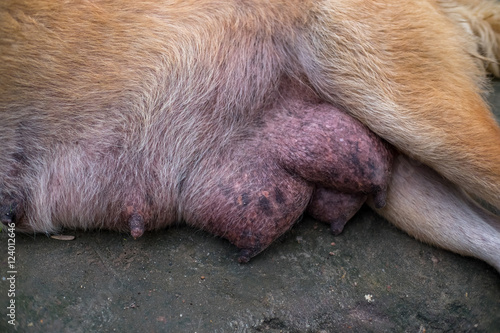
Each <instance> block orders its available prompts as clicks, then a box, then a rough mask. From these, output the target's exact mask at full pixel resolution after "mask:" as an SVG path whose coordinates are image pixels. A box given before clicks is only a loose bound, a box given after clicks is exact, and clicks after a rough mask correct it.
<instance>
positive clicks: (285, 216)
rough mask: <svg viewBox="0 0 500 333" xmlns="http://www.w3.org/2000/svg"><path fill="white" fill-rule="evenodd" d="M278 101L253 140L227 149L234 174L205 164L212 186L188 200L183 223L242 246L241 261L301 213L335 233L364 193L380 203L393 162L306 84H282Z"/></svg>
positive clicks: (364, 130)
mask: <svg viewBox="0 0 500 333" xmlns="http://www.w3.org/2000/svg"><path fill="white" fill-rule="evenodd" d="M280 96H281V98H280V99H279V100H277V101H276V102H275V103H274V104H273V105H272V106H271V107H269V109H268V110H265V112H264V116H263V119H262V122H263V124H262V125H261V126H259V127H257V128H255V129H254V135H253V137H251V139H249V140H247V141H243V142H240V143H239V145H238V146H236V147H235V148H234V149H233V150H232V153H231V155H230V160H231V161H232V162H233V163H234V165H237V166H238V168H237V169H235V170H233V172H232V173H230V172H228V171H227V170H225V169H224V170H223V171H222V172H218V170H217V169H218V168H217V166H215V165H212V166H210V165H204V168H206V169H207V170H210V176H211V177H212V178H213V179H218V187H217V190H216V191H213V190H212V191H211V192H210V196H207V197H203V198H201V199H200V198H194V202H193V203H192V204H191V205H190V206H192V207H198V208H199V209H198V210H195V211H193V212H191V214H190V215H188V218H187V219H186V220H187V221H188V223H189V224H192V225H195V226H197V227H201V228H203V229H204V230H207V231H208V232H210V233H213V234H215V235H218V236H222V237H225V238H227V239H229V240H230V241H231V242H232V243H233V244H235V245H236V246H237V247H239V248H240V249H242V251H241V255H240V258H239V260H240V262H247V261H248V260H249V259H250V258H251V257H253V256H255V255H256V254H258V253H259V252H260V251H262V250H264V249H265V248H266V247H267V246H269V245H270V244H271V243H272V242H273V241H274V240H275V239H276V238H278V237H279V236H280V235H282V234H283V233H284V232H285V231H287V230H288V229H290V228H291V226H292V225H293V224H294V223H295V221H296V220H297V219H298V218H299V217H300V215H301V214H303V213H304V211H305V210H306V209H307V211H308V212H309V213H310V214H311V215H312V216H314V217H315V218H317V219H319V220H321V221H323V222H326V223H330V224H331V226H332V231H333V232H334V233H337V234H338V233H340V232H341V231H342V229H343V227H344V225H345V223H346V222H347V220H348V219H350V218H351V217H352V215H354V213H356V212H357V211H358V209H359V208H360V207H361V206H362V205H363V203H364V202H365V200H366V198H367V196H368V195H371V196H372V197H373V199H374V202H375V205H376V206H377V207H383V206H384V205H385V197H386V189H387V181H388V179H389V176H390V169H391V164H392V154H391V152H390V151H389V149H388V148H387V145H386V144H385V143H383V142H382V141H381V140H380V139H379V138H378V137H377V136H376V135H374V134H373V133H371V132H370V131H369V130H368V129H367V128H366V127H365V126H364V125H362V124H361V123H360V122H359V121H357V120H355V119H353V118H352V117H350V116H348V115H347V114H345V113H343V112H341V111H340V110H338V109H337V108H335V107H333V106H332V105H329V104H326V103H322V102H321V100H319V99H317V98H316V97H315V95H314V94H313V93H312V92H311V91H310V90H308V89H307V88H306V87H303V86H299V85H295V84H292V83H290V82H288V81H286V82H285V83H284V84H283V85H282V87H281V90H280ZM193 181H195V182H196V181H198V182H203V179H199V180H193ZM186 186H188V187H189V185H186ZM208 190H209V189H208V188H207V191H208ZM222 203H223V205H222V206H221V204H222ZM208 207H218V209H209V208H208Z"/></svg>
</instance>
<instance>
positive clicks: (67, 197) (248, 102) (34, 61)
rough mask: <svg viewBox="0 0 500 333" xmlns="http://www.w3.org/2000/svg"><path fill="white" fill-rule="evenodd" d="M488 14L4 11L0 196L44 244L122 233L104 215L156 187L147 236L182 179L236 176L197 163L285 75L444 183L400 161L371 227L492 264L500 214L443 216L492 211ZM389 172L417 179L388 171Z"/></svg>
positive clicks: (455, 4) (497, 182) (493, 24)
mask: <svg viewBox="0 0 500 333" xmlns="http://www.w3.org/2000/svg"><path fill="white" fill-rule="evenodd" d="M499 8H500V6H499V5H498V4H497V3H495V2H493V1H481V0H471V1H465V0H460V1H432V0H428V1H424V0H410V1H404V2H403V1H396V0H387V1H365V0H332V1H272V2H268V1H222V0H221V1H128V0H123V1H113V0H107V1H106V0H102V1H101V0H96V1H83V0H81V1H79V0H75V1H71V3H68V2H64V3H63V2H60V1H56V0H38V1H33V0H4V1H2V2H0V170H2V171H1V172H0V185H1V186H2V187H3V189H0V190H2V191H3V193H4V194H5V195H8V196H9V197H21V196H27V198H26V201H28V202H29V209H28V211H26V213H25V214H26V219H27V225H28V226H29V227H28V230H34V231H37V232H52V231H54V230H56V229H57V228H59V227H61V226H70V227H82V228H88V227H100V226H105V225H106V226H107V227H112V226H113V223H116V227H115V229H120V228H121V227H120V226H118V220H119V216H121V215H122V214H124V213H123V211H124V209H123V207H122V205H121V204H116V205H115V204H110V202H111V203H113V202H119V201H120V200H121V199H120V198H123V197H125V198H126V199H125V201H126V206H127V207H132V208H131V209H132V211H138V212H142V211H146V210H147V209H146V207H145V203H144V202H143V201H141V199H140V198H142V197H145V196H147V193H149V192H150V191H151V189H150V188H148V187H147V186H145V185H144V184H154V185H153V187H154V188H155V193H157V194H158V195H156V196H154V197H152V198H150V200H151V202H149V205H151V206H153V207H156V209H155V210H154V211H152V212H150V213H148V214H150V215H154V216H146V217H147V219H148V220H150V221H151V222H150V223H153V224H152V225H149V226H148V228H149V229H155V228H158V227H162V226H164V225H168V224H171V223H174V222H175V221H178V220H181V219H183V218H185V217H186V216H190V209H191V208H190V207H186V204H185V203H186V202H188V201H189V200H190V196H192V195H194V194H196V193H199V192H200V191H202V190H203V191H204V189H206V188H210V187H211V186H215V183H214V184H212V183H211V182H214V180H207V183H204V184H199V183H196V182H188V184H184V178H183V177H184V175H186V174H190V176H191V177H192V179H200V178H201V179H203V175H202V172H203V170H202V169H200V168H198V169H196V168H194V167H193V166H197V165H199V164H200V163H206V164H207V165H208V166H210V167H217V168H220V170H219V172H221V173H222V172H223V171H224V170H225V168H226V169H227V170H229V169H231V168H234V167H236V166H234V165H231V164H230V163H229V164H228V165H221V164H220V163H219V162H218V161H216V160H209V161H202V159H203V156H205V155H206V154H208V152H210V151H213V150H214V149H216V150H220V151H225V149H229V148H228V147H231V143H232V142H237V141H238V140H240V139H242V136H244V134H242V133H244V132H245V131H244V129H245V128H246V126H247V125H248V123H250V122H252V121H253V120H254V119H256V117H258V114H259V112H261V110H262V109H263V107H264V106H265V105H267V104H268V103H269V101H270V99H273V98H274V96H276V93H277V89H278V83H279V80H280V78H281V77H282V76H287V77H292V78H294V79H296V80H300V81H303V82H304V83H305V84H308V85H309V86H310V87H311V88H312V89H313V90H314V91H315V92H316V93H318V94H319V95H320V96H321V98H322V99H323V100H325V101H327V102H329V103H331V104H333V105H337V106H339V107H342V108H343V109H345V110H346V111H348V112H349V113H350V114H351V115H353V116H354V117H356V118H358V119H359V120H361V121H362V122H363V123H365V124H366V125H367V126H368V127H369V128H370V129H371V130H372V131H373V132H375V133H376V134H378V135H379V136H380V137H382V138H384V139H386V140H387V141H388V142H389V143H390V144H392V145H393V146H394V147H396V148H397V149H398V150H399V151H401V152H402V153H403V154H404V155H407V156H410V157H412V158H414V159H416V160H418V161H419V162H421V163H424V164H426V165H428V166H429V167H430V168H432V169H433V170H435V172H437V173H439V174H441V175H442V176H444V177H445V178H447V179H448V181H441V180H439V176H437V174H435V173H434V171H428V170H427V169H425V168H424V169H425V170H424V169H422V168H421V167H414V166H412V164H411V163H410V164H408V163H406V164H405V163H400V164H397V167H396V171H395V175H394V179H393V182H392V185H391V187H390V190H391V193H392V196H390V197H389V202H388V206H387V207H386V208H385V209H384V210H383V211H382V214H383V215H384V216H386V217H387V218H388V219H389V220H391V221H392V222H393V223H395V224H396V225H398V226H399V227H401V228H403V229H404V230H406V231H408V232H409V233H410V234H412V235H414V236H416V237H418V238H420V239H423V240H425V241H428V242H432V243H433V244H436V245H439V246H442V247H445V248H448V249H450V250H453V251H456V252H459V253H463V254H468V255H474V256H477V257H479V258H482V259H484V260H486V261H488V262H489V263H490V264H492V265H494V266H495V267H496V268H497V269H500V258H498V256H496V255H495V254H496V253H500V241H499V237H500V236H499V234H498V225H499V221H498V219H497V218H495V217H491V218H490V217H485V216H484V215H481V214H479V213H477V212H476V211H475V210H474V209H473V208H470V209H469V208H464V210H465V212H462V213H460V212H455V211H457V210H459V211H460V207H461V206H464V205H463V202H464V201H463V200H465V199H463V198H462V197H461V196H460V195H458V194H457V193H458V192H457V189H456V188H455V187H456V186H458V187H459V188H461V189H463V190H465V191H467V192H469V193H471V194H473V195H475V196H478V197H480V198H482V199H484V200H486V201H487V202H489V203H491V204H492V205H493V206H495V207H497V208H499V207H500V129H499V127H498V125H497V124H496V122H495V120H494V119H493V116H492V114H491V112H490V111H489V109H488V107H487V105H486V103H485V102H484V100H483V98H482V96H481V94H482V93H483V86H484V68H486V69H487V70H489V71H491V72H492V73H493V74H495V75H499V67H498V64H497V62H496V60H497V59H498V57H499V56H500V52H499V46H498V45H499V31H500V30H499V29H500V28H499V27H500V16H499V15H500V14H499V13H500V9H499ZM464 32H466V33H464ZM478 59H479V60H480V61H478ZM483 62H484V64H485V65H484V66H483ZM207 105H208V106H210V107H208V108H207V107H206V106H207ZM200 109H203V110H205V109H206V110H207V112H199V110H200ZM207 123H209V124H210V126H205V125H206V124H207ZM179 151H182V154H179V153H178V152H179ZM16 156H18V157H17V158H16ZM402 158H403V159H406V158H405V157H402ZM26 160H29V161H31V163H29V164H28V163H26ZM201 165H204V164H201ZM401 165H406V167H405V168H410V169H414V173H410V175H409V176H408V173H407V172H405V176H404V177H403V176H401ZM422 170H424V171H422ZM112 171H113V172H112ZM198 174H199V175H198ZM428 174H431V176H426V175H428ZM405 177H406V178H405ZM420 180H422V182H420ZM424 180H425V181H424ZM454 184H455V185H454ZM182 186H189V188H190V191H189V192H182V191H181V190H180V188H182ZM26 188H30V191H29V193H27V194H26V193H22V191H23V190H24V189H26ZM48 189H50V191H49V190H48ZM0 194H1V193H0ZM209 194H210V193H209V192H208V193H207V194H206V195H209ZM424 194H425V195H424ZM438 200H442V201H443V202H444V203H443V206H440V205H438V204H436V202H440V201H438ZM61 202H64V204H61ZM422 207H426V208H425V209H422ZM443 207H444V208H443ZM465 207H469V206H468V205H465ZM443 209H444V210H445V211H444V212H437V211H438V210H443ZM144 214H146V213H144ZM146 215H147V214H146ZM153 217H154V218H153ZM114 221H116V222H114ZM110 224H111V225H110ZM492 224H495V226H493V227H492V226H491V225H492ZM492 230H494V231H493V232H492Z"/></svg>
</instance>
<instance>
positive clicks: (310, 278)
mask: <svg viewBox="0 0 500 333" xmlns="http://www.w3.org/2000/svg"><path fill="white" fill-rule="evenodd" d="M495 89H496V93H495V94H494V95H492V96H491V99H490V100H491V103H492V104H494V105H495V107H496V110H498V111H497V113H500V83H498V82H496V83H495ZM499 144H500V143H499ZM66 234H72V235H75V236H76V240H74V241H58V240H54V239H51V238H47V237H45V236H43V235H37V236H35V237H33V236H27V235H17V236H16V267H15V268H16V270H17V274H16V284H15V294H16V295H15V298H9V297H8V296H7V293H8V289H9V281H8V280H6V278H7V277H9V274H7V271H8V268H7V254H6V253H7V241H6V240H7V237H6V233H5V232H4V233H2V234H1V235H0V236H1V237H0V242H1V243H0V244H1V246H0V249H1V253H2V255H1V258H0V262H1V266H0V269H1V271H0V309H1V310H0V314H1V315H2V316H1V318H0V332H15V331H17V332H415V333H417V332H500V275H499V274H498V273H497V272H496V271H495V270H494V269H493V268H491V267H489V266H488V265H487V264H485V263H483V262H481V261H478V260H475V259H471V258H465V257H461V256H458V255H455V254H453V253H450V252H446V251H442V250H439V249H436V248H433V247H430V246H427V245H425V244H422V243H420V242H418V241H415V240H413V239H411V238H410V237H408V236H407V235H406V234H404V233H402V232H400V231H399V230H397V229H396V228H394V227H393V226H391V225H390V224H389V223H388V222H386V221H385V220H383V219H382V218H380V217H378V216H376V215H375V214H374V213H373V212H372V211H371V210H369V209H368V208H364V209H362V210H361V211H360V212H359V213H358V214H357V215H356V216H355V217H354V219H353V220H352V221H350V222H349V223H348V224H347V226H346V229H345V231H344V233H343V234H342V235H340V236H337V237H334V236H332V235H331V234H330V232H329V228H328V226H326V225H324V224H321V223H319V222H316V221H314V220H311V219H310V218H307V217H305V218H304V220H303V221H301V222H300V223H298V224H297V225H296V227H294V228H293V230H292V231H291V232H289V233H288V234H286V236H285V237H284V238H283V239H281V240H280V241H278V242H276V243H275V244H274V245H272V246H271V247H270V248H269V249H268V250H266V251H265V252H264V253H262V254H261V255H259V256H258V257H256V258H254V259H253V260H252V261H251V262H250V263H249V264H246V265H240V264H238V263H237V261H236V258H237V251H236V248H234V247H233V246H232V245H231V244H229V243H228V242H226V241H224V240H221V239H217V238H214V237H212V236H210V235H208V234H206V233H204V232H201V231H197V230H193V229H190V228H187V227H180V228H172V229H169V230H165V231H162V232H157V233H149V234H146V235H144V236H143V237H141V238H140V239H138V240H134V239H133V238H132V237H131V236H129V235H125V234H118V233H111V232H103V231H101V232H90V233H83V232H80V231H76V232H75V231H68V232H66ZM499 255H500V254H499ZM10 299H15V305H16V326H12V325H9V324H8V320H9V318H8V317H7V313H8V311H7V309H6V308H7V306H8V302H9V300H10Z"/></svg>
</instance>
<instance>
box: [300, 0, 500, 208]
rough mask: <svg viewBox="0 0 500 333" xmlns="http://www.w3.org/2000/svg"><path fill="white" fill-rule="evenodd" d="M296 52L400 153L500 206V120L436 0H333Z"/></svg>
mask: <svg viewBox="0 0 500 333" xmlns="http://www.w3.org/2000/svg"><path fill="white" fill-rule="evenodd" d="M324 6H325V7H324V8H322V10H321V11H320V13H321V14H319V15H321V16H322V17H321V19H318V20H316V21H315V22H316V23H315V24H313V25H312V26H311V28H310V30H309V33H308V36H307V38H304V41H303V43H302V44H301V45H302V46H301V47H302V49H303V51H302V52H300V54H301V55H308V56H311V55H312V57H313V60H314V61H311V59H308V58H307V57H302V58H301V61H302V63H303V66H304V68H305V69H306V71H307V72H308V77H309V80H310V82H311V83H312V85H313V86H314V87H315V88H316V89H317V91H319V92H320V93H321V94H322V96H323V98H325V99H326V100H329V101H331V102H332V103H337V104H340V105H342V106H343V107H344V108H345V110H347V111H348V112H350V113H351V114H352V115H354V116H355V117H357V118H358V119H360V120H361V121H362V122H364V123H365V124H366V125H368V126H369V127H370V128H371V129H372V130H373V131H374V132H375V133H377V134H378V135H380V136H381V137H383V138H385V139H386V140H388V141H389V142H390V143H391V144H393V145H394V146H395V147H397V148H398V149H399V150H400V151H402V152H403V153H405V154H406V155H409V156H412V157H414V158H416V159H417V160H419V161H421V162H423V163H424V164H427V165H429V166H430V167H431V168H433V169H435V170H436V171H438V172H439V173H440V174H442V175H444V176H445V177H446V178H448V179H449V180H451V181H452V182H453V183H455V184H458V185H459V186H461V187H462V188H463V189H465V190H467V191H469V192H470V193H472V194H474V195H477V196H479V197H481V198H483V199H485V200H486V201H488V202H490V203H492V204H493V205H495V206H496V207H500V128H499V127H498V125H497V123H496V122H495V120H494V118H493V116H492V113H491V111H490V110H489V109H488V106H487V104H486V103H485V102H484V100H483V98H482V96H481V83H482V80H483V78H482V74H483V72H484V71H483V69H482V68H480V67H478V64H477V63H476V62H475V61H474V60H473V59H472V57H471V56H470V54H469V53H468V52H467V50H466V48H464V43H469V42H470V38H469V37H467V36H464V33H463V30H462V29H461V28H460V27H458V26H457V25H456V24H454V23H453V22H452V21H451V20H450V19H449V18H448V17H447V16H446V15H445V14H444V13H443V12H442V11H441V9H440V7H439V6H438V5H437V3H436V2H434V1H428V2H426V1H405V2H400V1H384V2H380V3H379V2H372V1H361V0H359V1H343V0H341V1H330V2H328V3H327V4H326V5H324Z"/></svg>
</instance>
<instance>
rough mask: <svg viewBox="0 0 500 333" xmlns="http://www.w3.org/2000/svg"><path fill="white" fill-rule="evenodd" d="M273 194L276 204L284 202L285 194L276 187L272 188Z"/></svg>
mask: <svg viewBox="0 0 500 333" xmlns="http://www.w3.org/2000/svg"><path fill="white" fill-rule="evenodd" d="M274 196H275V197H276V202H277V203H278V204H280V205H282V204H284V203H285V196H284V195H283V192H281V190H280V189H279V188H278V187H275V188H274Z"/></svg>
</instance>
